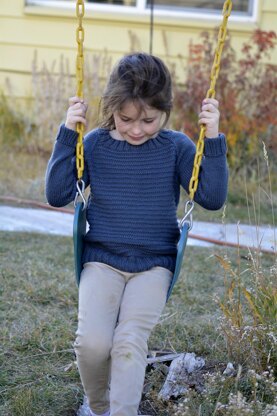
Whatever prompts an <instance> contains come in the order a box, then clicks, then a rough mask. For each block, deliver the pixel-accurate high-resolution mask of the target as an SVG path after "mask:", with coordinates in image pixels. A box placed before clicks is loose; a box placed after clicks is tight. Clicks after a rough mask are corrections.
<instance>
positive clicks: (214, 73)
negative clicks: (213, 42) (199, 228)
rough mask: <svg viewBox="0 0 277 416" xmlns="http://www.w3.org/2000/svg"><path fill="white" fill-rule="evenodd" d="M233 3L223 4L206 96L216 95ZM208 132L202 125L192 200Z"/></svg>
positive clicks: (191, 180) (197, 149)
mask: <svg viewBox="0 0 277 416" xmlns="http://www.w3.org/2000/svg"><path fill="white" fill-rule="evenodd" d="M232 6H233V3H232V1H231V0H226V1H225V2H224V5H223V11H222V14H223V20H222V23H221V25H220V28H219V32H218V39H217V46H216V50H215V56H214V62H213V66H212V69H211V74H210V80H211V82H210V88H209V89H208V91H207V94H206V98H214V97H215V86H216V81H217V78H218V75H219V70H220V61H221V55H222V51H223V46H224V42H225V38H226V33H227V22H228V17H229V16H230V14H231V11H232ZM205 133H206V127H205V126H201V128H200V133H199V138H198V142H197V145H196V154H195V157H194V164H193V171H192V176H191V179H190V183H189V198H190V200H191V201H193V199H194V195H195V192H196V191H197V187H198V182H199V170H200V165H201V161H202V157H203V151H204V138H205Z"/></svg>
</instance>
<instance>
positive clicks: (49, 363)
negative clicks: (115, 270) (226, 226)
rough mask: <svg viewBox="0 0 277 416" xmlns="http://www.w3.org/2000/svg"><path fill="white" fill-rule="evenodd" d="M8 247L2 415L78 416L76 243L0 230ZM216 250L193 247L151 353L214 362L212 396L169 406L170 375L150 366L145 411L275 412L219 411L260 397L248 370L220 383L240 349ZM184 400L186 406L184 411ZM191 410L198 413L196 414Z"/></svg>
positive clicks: (268, 393) (192, 396)
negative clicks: (229, 336)
mask: <svg viewBox="0 0 277 416" xmlns="http://www.w3.org/2000/svg"><path fill="white" fill-rule="evenodd" d="M0 241H1V243H0V261H1V285H0V290H1V352H0V359H1V371H0V374H1V375H0V385H1V387H0V388H1V402H0V414H1V415H3V416H70V415H72V416H73V415H75V412H76V410H77V409H78V406H79V404H80V402H81V400H82V397H83V391H82V387H81V384H80V379H79V375H78V371H77V368H76V363H75V356H74V352H73V340H74V336H75V330H76V325H77V288H76V286H75V281H74V272H73V257H72V241H71V239H70V238H62V237H56V236H46V235H37V234H28V233H27V234H26V233H3V232H0ZM214 250H217V254H223V253H220V251H219V249H218V248H216V249H214V248H195V247H187V250H186V254H185V257H186V258H185V262H184V265H183V270H182V275H181V278H180V281H179V283H178V285H177V286H176V289H175V290H174V293H173V295H172V297H171V298H170V301H169V302H168V304H167V306H166V308H165V310H164V313H163V316H162V318H161V321H160V323H159V324H158V325H157V327H156V329H155V331H154V332H153V334H152V336H151V339H150V345H149V347H150V349H152V350H153V349H155V350H160V349H161V350H169V351H177V352H195V353H196V354H197V355H200V356H202V357H203V358H205V360H206V367H205V368H206V372H208V370H209V371H210V372H211V373H212V374H213V378H209V380H208V381H207V392H206V393H205V392H203V393H201V394H200V393H196V392H195V390H194V389H193V388H192V389H191V391H190V393H189V395H188V397H187V398H184V397H182V398H179V399H178V400H176V401H170V402H168V403H164V402H161V401H159V400H158V399H157V394H158V392H159V389H160V388H161V386H162V384H163V382H164V381H165V377H166V376H165V371H164V366H159V365H158V366H156V367H153V368H150V369H149V371H148V372H147V374H146V386H147V389H146V390H147V391H145V394H144V396H143V400H142V404H141V409H142V410H144V412H145V413H146V412H147V413H148V414H151V415H159V416H172V415H175V414H176V415H190V416H197V415H203V416H204V415H210V416H212V415H239V416H241V415H244V414H251V415H252V414H253V415H257V416H258V415H261V414H264V415H269V414H270V413H259V409H260V407H259V408H258V407H257V404H255V405H253V404H251V406H252V407H251V409H252V410H253V409H254V410H255V409H256V410H255V412H254V410H253V412H252V413H251V412H250V413H243V411H242V410H237V409H236V408H235V410H234V412H233V413H232V412H231V410H230V409H231V407H230V409H229V410H228V412H229V413H228V412H225V413H220V410H218V411H215V408H216V404H217V402H218V401H219V400H220V401H222V402H223V403H224V402H225V403H227V402H228V397H229V394H230V392H233V393H236V392H238V389H239V390H240V391H242V392H243V394H245V395H246V396H247V397H248V400H249V401H251V400H252V402H253V397H252V396H253V394H252V393H251V383H250V382H249V379H248V378H247V377H246V370H245V369H244V370H243V372H244V374H245V376H241V375H240V379H239V377H238V376H236V377H231V378H230V377H229V378H226V379H224V380H222V378H220V377H222V376H221V374H222V370H223V369H224V368H225V367H226V365H227V363H228V361H229V359H230V351H228V348H227V344H226V337H225V336H224V333H223V332H222V331H221V330H220V329H219V326H220V317H222V313H221V311H220V308H219V307H218V304H217V303H216V302H215V298H216V297H220V298H222V297H223V294H224V291H225V286H224V284H225V279H226V276H224V273H223V269H222V268H221V267H220V265H219V264H218V262H217V261H216V260H215V257H214ZM228 253H229V256H230V259H231V261H232V262H234V263H235V262H236V257H237V254H236V252H235V251H233V250H231V249H230V250H228ZM246 254H247V253H241V254H240V261H241V266H240V267H241V268H245V269H247V268H248V264H247V263H248V258H247V256H246ZM272 260H273V259H272V256H263V262H264V264H265V267H271V265H272ZM275 336H276V334H275ZM271 354H274V353H273V351H271ZM244 358H246V357H244ZM245 363H246V361H245ZM245 363H244V362H243V360H241V361H240V362H234V365H235V366H236V367H237V368H239V367H238V365H239V364H240V365H241V366H243V367H244V364H245ZM246 367H247V365H246ZM248 369H249V366H248ZM215 374H220V375H217V376H215ZM247 380H248V381H247ZM271 381H272V380H271ZM272 385H273V384H272V383H271V384H270V383H269V381H268V383H267V386H270V388H269V387H267V388H266V387H263V388H264V391H263V392H262V394H260V393H259V392H257V391H256V393H255V394H256V398H257V397H259V400H260V401H261V403H262V405H261V406H262V407H263V408H266V404H267V405H268V406H269V405H270V406H273V404H274V398H273V395H274V393H276V389H275V391H273V387H272ZM238 386H239V387H238ZM180 400H181V401H182V403H181V404H180V406H181V407H178V409H179V410H176V409H177V407H176V406H177V405H178V403H179V402H180ZM186 400H187V402H186ZM252 402H251V403H252ZM275 404H276V405H277V403H275ZM182 406H189V413H186V410H182V409H185V408H184V407H182ZM255 406H256V407H255ZM259 406H260V405H259ZM180 409H181V410H180ZM257 409H258V410H257ZM178 412H179V413H178ZM230 412H231V413H230ZM239 412H240V413H239ZM273 414H274V413H272V416H273ZM275 414H276V413H275Z"/></svg>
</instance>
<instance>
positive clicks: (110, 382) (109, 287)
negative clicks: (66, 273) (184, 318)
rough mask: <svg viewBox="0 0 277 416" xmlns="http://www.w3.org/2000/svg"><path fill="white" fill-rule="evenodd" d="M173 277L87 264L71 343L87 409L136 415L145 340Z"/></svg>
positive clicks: (121, 415)
mask: <svg viewBox="0 0 277 416" xmlns="http://www.w3.org/2000/svg"><path fill="white" fill-rule="evenodd" d="M171 278H172V273H171V272H170V271H169V270H167V269H164V268H162V267H154V268H153V269H151V270H148V271H146V272H142V273H126V272H121V271H120V270H117V269H114V268H113V267H110V266H107V265H105V264H103V263H96V262H95V263H86V264H85V267H84V270H83V272H82V275H81V282H80V287H79V316H78V330H77V333H76V334H77V338H76V341H75V344H74V347H75V351H76V355H77V362H78V368H79V371H80V376H81V380H82V383H83V386H84V390H85V394H86V395H87V397H88V401H89V405H90V408H91V410H92V411H93V412H94V413H96V414H99V415H101V414H103V413H104V412H105V411H107V410H108V409H109V408H110V411H111V416H137V411H138V406H139V402H140V399H141V393H142V389H143V382H144V376H145V367H146V357H147V351H148V348H147V341H148V338H149V335H150V332H151V330H152V329H153V327H154V326H155V324H156V323H157V322H158V320H159V317H160V315H161V313H162V310H163V308H164V306H165V303H166V295H167V290H168V288H169V284H170V281H171Z"/></svg>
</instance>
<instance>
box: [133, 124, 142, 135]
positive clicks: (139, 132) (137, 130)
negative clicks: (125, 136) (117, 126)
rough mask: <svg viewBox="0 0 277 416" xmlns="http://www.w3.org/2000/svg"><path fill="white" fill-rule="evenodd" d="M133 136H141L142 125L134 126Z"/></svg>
mask: <svg viewBox="0 0 277 416" xmlns="http://www.w3.org/2000/svg"><path fill="white" fill-rule="evenodd" d="M132 134H133V135H134V136H139V135H140V134H141V127H140V123H134V124H133V125H132Z"/></svg>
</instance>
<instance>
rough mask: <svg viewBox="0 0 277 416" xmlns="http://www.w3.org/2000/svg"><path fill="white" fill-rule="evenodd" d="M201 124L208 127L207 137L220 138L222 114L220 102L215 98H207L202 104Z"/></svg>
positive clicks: (199, 121)
mask: <svg viewBox="0 0 277 416" xmlns="http://www.w3.org/2000/svg"><path fill="white" fill-rule="evenodd" d="M198 117H199V120H198V123H199V124H204V125H205V126H206V135H205V136H206V137H207V138H215V137H217V136H218V129H219V127H218V126H219V118H220V113H219V110H218V101H217V100H216V99H214V98H205V99H204V100H203V102H202V108H201V113H200V114H199V116H198Z"/></svg>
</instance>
